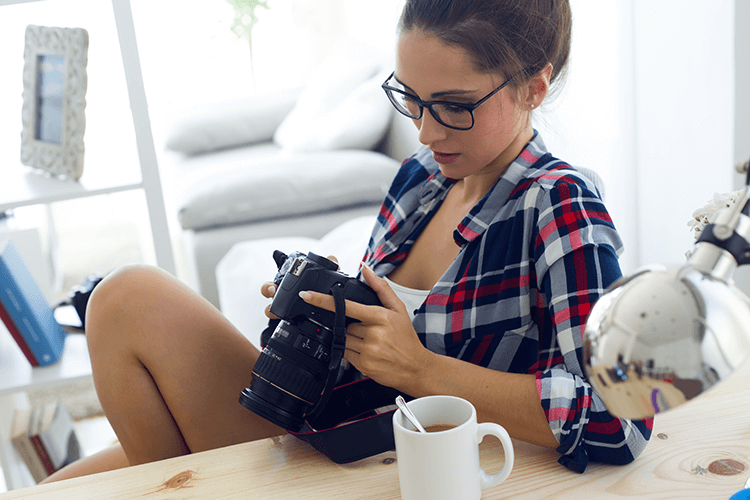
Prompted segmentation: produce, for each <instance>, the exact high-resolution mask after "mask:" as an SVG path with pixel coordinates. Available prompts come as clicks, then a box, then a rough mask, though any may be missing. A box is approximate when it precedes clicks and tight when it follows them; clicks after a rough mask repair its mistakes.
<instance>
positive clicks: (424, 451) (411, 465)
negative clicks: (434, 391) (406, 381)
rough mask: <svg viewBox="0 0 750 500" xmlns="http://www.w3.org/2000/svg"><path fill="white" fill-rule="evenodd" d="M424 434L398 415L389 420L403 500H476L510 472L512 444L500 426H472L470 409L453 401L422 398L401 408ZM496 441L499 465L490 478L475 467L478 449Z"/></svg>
mask: <svg viewBox="0 0 750 500" xmlns="http://www.w3.org/2000/svg"><path fill="white" fill-rule="evenodd" d="M407 406H408V407H409V409H410V410H411V411H412V412H413V413H414V415H415V416H416V417H417V420H418V421H419V422H420V423H421V424H422V426H423V427H424V428H425V430H426V431H427V432H426V433H422V432H419V431H416V429H415V428H414V426H413V425H412V424H411V422H409V420H408V419H407V418H406V417H405V416H404V414H403V413H402V412H401V411H396V412H394V414H393V434H394V439H395V441H396V460H397V462H398V476H399V483H400V485H401V498H402V499H403V500H456V499H457V498H460V499H462V500H463V499H466V500H479V498H481V496H482V490H483V489H485V488H490V487H492V486H496V485H498V484H500V483H502V482H503V481H505V479H507V478H508V476H509V475H510V471H511V469H513V458H514V455H513V443H512V442H511V440H510V436H508V433H507V432H506V431H505V429H503V427H502V426H500V425H498V424H494V423H482V424H478V423H477V412H476V410H475V409H474V406H473V405H472V404H471V403H469V402H468V401H466V400H465V399H462V398H457V397H454V396H427V397H424V398H418V399H415V400H412V401H410V402H409V403H407ZM488 434H491V435H493V436H496V437H497V438H498V439H499V440H500V442H501V443H502V445H503V450H504V452H505V465H504V466H503V468H502V470H501V471H500V472H498V473H497V474H494V475H492V476H490V475H488V474H487V473H486V472H484V471H483V470H482V469H481V467H480V466H479V443H480V442H481V441H482V439H483V438H484V436H486V435H488Z"/></svg>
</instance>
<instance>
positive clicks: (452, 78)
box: [394, 30, 533, 179]
mask: <svg viewBox="0 0 750 500" xmlns="http://www.w3.org/2000/svg"><path fill="white" fill-rule="evenodd" d="M394 77H395V78H396V79H397V80H398V81H399V82H400V83H401V84H403V85H404V87H405V88H406V91H407V92H409V93H413V94H414V95H416V96H417V97H419V98H420V99H421V100H423V101H434V100H440V101H451V102H462V103H475V102H477V101H479V100H480V99H482V98H483V97H484V96H486V95H487V94H489V93H490V92H492V91H493V90H494V89H496V88H497V87H499V86H500V85H502V84H503V83H504V82H505V78H504V77H503V76H500V75H490V74H486V73H478V72H477V71H476V70H475V69H474V67H473V64H472V58H471V56H470V55H469V53H468V52H467V51H465V50H464V49H462V48H459V47H456V46H451V45H445V44H443V43H442V42H441V41H440V40H439V39H438V38H436V37H434V36H432V35H428V34H425V33H424V32H422V31H419V30H413V31H407V32H405V33H402V34H401V36H400V38H399V41H398V46H397V58H396V71H395V74H394ZM414 124H415V125H416V127H417V128H418V129H419V141H420V142H421V143H422V144H424V145H426V146H427V147H429V148H430V150H432V153H433V157H434V158H435V161H437V163H438V164H439V165H440V169H441V171H442V172H443V174H444V175H445V176H446V177H449V178H452V179H464V178H467V177H469V176H472V175H475V174H478V175H490V176H492V177H494V178H497V177H499V176H500V175H501V174H502V173H503V172H504V171H505V169H506V168H507V166H508V165H509V164H510V162H512V161H513V160H514V159H515V158H516V157H517V156H518V154H520V152H521V151H522V149H523V147H524V146H525V145H526V143H527V142H528V141H529V140H530V139H531V138H532V136H533V130H532V128H531V125H530V121H529V113H528V111H527V110H522V109H521V107H520V106H519V105H517V104H516V102H515V101H514V99H513V98H512V94H511V91H510V87H506V88H504V89H502V90H500V91H499V92H498V93H496V94H495V95H493V96H492V97H490V98H489V99H488V100H487V101H485V102H484V103H482V104H481V105H480V106H479V107H478V108H476V109H475V110H474V126H473V127H472V128H471V129H469V130H454V129H450V128H448V127H445V126H444V125H441V124H440V123H439V122H437V121H436V120H435V118H434V117H433V116H432V115H431V114H430V112H429V111H428V110H427V109H425V110H424V112H423V113H422V118H420V119H419V120H414Z"/></svg>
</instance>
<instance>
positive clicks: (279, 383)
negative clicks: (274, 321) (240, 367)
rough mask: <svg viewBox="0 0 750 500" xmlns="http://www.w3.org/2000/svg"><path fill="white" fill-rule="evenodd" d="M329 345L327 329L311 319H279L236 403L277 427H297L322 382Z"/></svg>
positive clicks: (325, 372) (325, 371)
mask: <svg viewBox="0 0 750 500" xmlns="http://www.w3.org/2000/svg"><path fill="white" fill-rule="evenodd" d="M330 345H331V332H330V331H329V330H328V329H327V328H325V327H323V326H321V325H319V324H317V323H315V322H312V321H309V320H303V321H301V322H300V323H298V324H291V323H289V322H287V321H281V322H280V323H279V325H278V326H277V328H276V330H275V331H274V334H273V335H272V336H271V338H270V339H269V341H268V344H267V345H266V346H265V348H264V349H263V351H262V352H261V354H260V357H259V358H258V361H256V363H255V366H254V367H253V379H252V382H251V383H250V388H249V389H245V390H244V391H242V393H241V395H240V403H241V404H242V405H243V406H245V407H246V408H248V409H249V410H252V411H254V412H255V413H257V414H259V415H260V416H262V417H263V418H265V419H267V420H269V421H271V422H273V423H274V424H276V425H278V426H280V427H283V428H285V429H288V430H294V431H296V430H299V429H300V428H301V427H302V425H303V420H302V417H303V415H304V414H305V412H306V411H307V410H308V409H309V408H311V407H313V406H314V405H315V404H316V403H317V402H318V400H319V399H320V395H321V392H322V391H323V387H324V386H325V382H326V379H327V377H328V373H329V371H328V361H329V359H330V356H331V353H330V347H329V346H330Z"/></svg>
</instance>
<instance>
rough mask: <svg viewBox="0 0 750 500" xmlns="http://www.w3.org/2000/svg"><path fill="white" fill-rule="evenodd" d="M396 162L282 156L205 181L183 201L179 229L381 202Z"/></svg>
mask: <svg viewBox="0 0 750 500" xmlns="http://www.w3.org/2000/svg"><path fill="white" fill-rule="evenodd" d="M398 167H399V162H398V161H396V160H394V159H392V158H390V157H388V156H385V155H383V154H381V153H376V152H373V151H361V150H339V151H321V152H310V153H298V154H293V155H286V154H283V153H280V154H278V155H276V156H273V157H270V158H255V159H254V160H252V161H250V162H249V163H248V164H247V165H246V167H245V168H243V169H242V170H236V171H231V172H225V173H222V174H221V175H217V176H213V177H208V178H206V179H204V180H203V181H202V182H201V183H200V184H197V185H193V186H191V188H190V190H189V191H188V192H187V193H186V195H185V196H184V198H183V202H182V204H181V207H180V210H179V220H180V224H181V226H182V228H183V229H193V230H199V229H206V228H211V227H217V226H224V225H230V224H245V223H250V222H258V221H262V220H269V219H273V218H281V217H293V216H297V215H301V214H309V213H316V212H325V211H330V210H337V209H340V208H344V207H351V206H356V205H362V204H373V203H379V202H381V201H382V199H383V197H384V196H385V192H386V191H387V188H388V186H389V185H390V182H391V181H392V179H393V177H394V176H395V175H396V171H397V170H398Z"/></svg>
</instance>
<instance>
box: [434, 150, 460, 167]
mask: <svg viewBox="0 0 750 500" xmlns="http://www.w3.org/2000/svg"><path fill="white" fill-rule="evenodd" d="M459 156H460V153H438V152H437V151H433V152H432V157H433V158H434V159H435V161H436V162H438V163H440V164H441V165H450V164H451V163H453V162H454V161H456V160H457V159H458V157H459Z"/></svg>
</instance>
